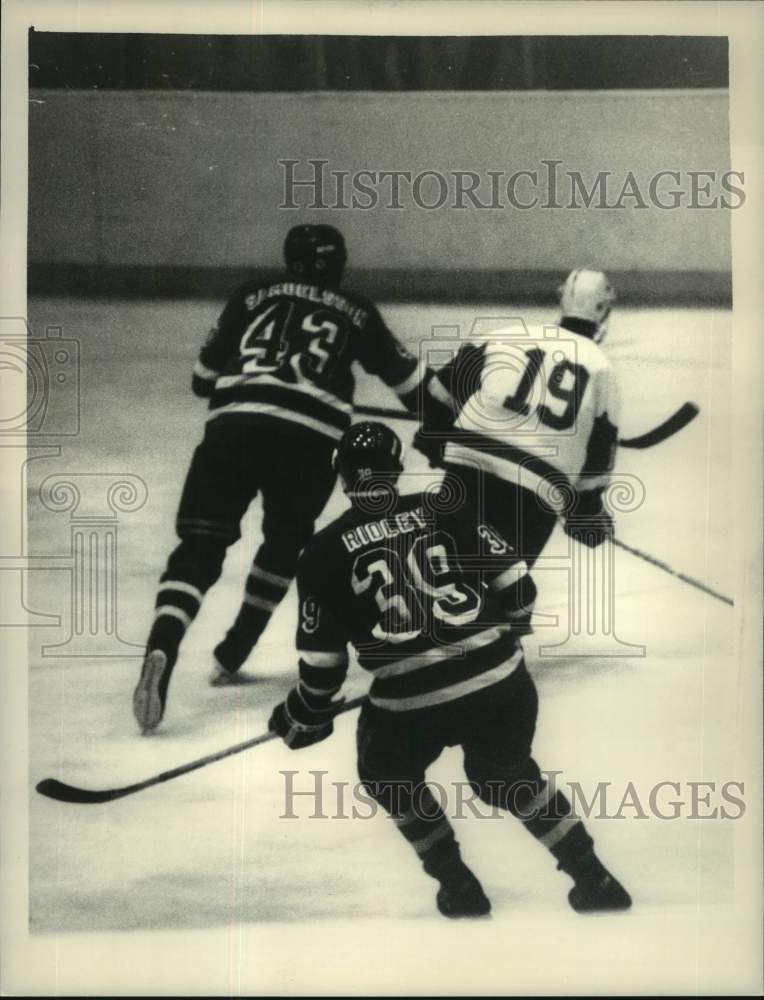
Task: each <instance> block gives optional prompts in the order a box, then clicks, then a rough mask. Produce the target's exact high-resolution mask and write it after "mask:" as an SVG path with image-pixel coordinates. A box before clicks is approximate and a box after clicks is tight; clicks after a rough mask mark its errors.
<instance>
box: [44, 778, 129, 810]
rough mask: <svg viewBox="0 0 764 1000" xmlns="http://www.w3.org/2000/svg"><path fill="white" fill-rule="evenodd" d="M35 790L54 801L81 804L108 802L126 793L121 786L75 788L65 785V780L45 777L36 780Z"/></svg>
mask: <svg viewBox="0 0 764 1000" xmlns="http://www.w3.org/2000/svg"><path fill="white" fill-rule="evenodd" d="M35 790H36V791H37V792H39V793H40V795H44V796H45V797H46V798H48V799H55V800H56V802H80V803H83V804H86V803H95V802H110V801H111V800H112V799H118V798H119V797H120V796H122V795H125V794H126V792H125V789H123V788H114V789H109V790H108V791H101V792H94V791H89V790H88V789H87V788H75V786H74V785H67V784H66V782H64V781H58V780H57V779H56V778H45V779H44V780H43V781H40V782H38V784H37V785H36V786H35Z"/></svg>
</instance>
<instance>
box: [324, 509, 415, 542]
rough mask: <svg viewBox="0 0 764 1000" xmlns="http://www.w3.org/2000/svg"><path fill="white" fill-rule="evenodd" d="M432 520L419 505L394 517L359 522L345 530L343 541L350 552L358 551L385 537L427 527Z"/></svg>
mask: <svg viewBox="0 0 764 1000" xmlns="http://www.w3.org/2000/svg"><path fill="white" fill-rule="evenodd" d="M430 520H431V519H428V516H427V514H426V513H425V511H424V508H423V507H417V508H416V509H415V510H408V511H403V512H402V513H400V514H396V515H395V517H393V518H383V519H382V520H380V521H369V522H368V523H367V524H359V525H358V527H356V528H351V529H350V530H349V531H345V532H343V534H342V541H343V544H344V545H345V548H346V549H347V550H348V552H356V551H357V550H358V549H362V548H363V547H364V546H365V545H373V544H375V543H377V542H381V541H383V540H384V539H385V538H395V536H396V535H405V534H408V533H409V532H411V531H416V530H417V529H418V528H426V527H427V525H428V524H429V523H430Z"/></svg>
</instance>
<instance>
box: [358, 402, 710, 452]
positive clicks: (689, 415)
mask: <svg viewBox="0 0 764 1000" xmlns="http://www.w3.org/2000/svg"><path fill="white" fill-rule="evenodd" d="M355 412H356V413H360V414H362V415H363V416H368V417H391V418H392V419H394V420H418V419H419V418H418V417H417V415H416V414H415V413H409V411H408V410H401V409H398V408H397V407H386V406H356V407H355ZM699 413H700V407H699V406H697V404H695V403H684V404H683V405H682V406H680V407H679V409H678V410H677V411H676V413H674V414H673V415H672V416H670V417H669V418H668V420H664V422H663V423H662V424H658V426H657V427H653V429H652V430H651V431H646V432H645V433H644V434H640V435H638V436H637V437H633V438H621V439H620V440H619V442H618V444H619V445H620V446H621V447H622V448H652V446H653V445H654V444H660V443H661V441H665V440H666V438H670V437H671V436H672V435H673V434H676V433H677V431H681V429H682V428H683V427H686V426H687V424H689V422H690V421H691V420H694V419H695V417H697V415H698V414H699Z"/></svg>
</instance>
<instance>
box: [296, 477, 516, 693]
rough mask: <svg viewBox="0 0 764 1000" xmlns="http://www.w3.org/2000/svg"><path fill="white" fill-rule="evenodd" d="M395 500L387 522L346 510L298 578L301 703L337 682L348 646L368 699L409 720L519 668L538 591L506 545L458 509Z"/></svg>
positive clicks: (432, 500) (429, 499) (433, 499)
mask: <svg viewBox="0 0 764 1000" xmlns="http://www.w3.org/2000/svg"><path fill="white" fill-rule="evenodd" d="M439 506H445V504H444V501H443V499H442V498H441V497H439V495H437V494H435V495H433V494H422V493H417V494H411V495H409V496H404V497H397V499H396V502H395V506H394V508H393V509H392V510H391V511H389V512H388V513H386V515H385V516H376V517H375V516H374V515H373V514H369V513H364V512H362V511H360V510H358V509H356V508H351V509H350V510H348V511H347V512H346V513H345V514H344V515H343V516H342V517H340V518H338V519H337V520H336V521H334V522H333V523H332V524H331V525H329V526H328V527H327V528H325V529H324V530H323V531H321V532H319V533H318V534H317V535H316V536H315V537H314V538H313V540H312V541H311V542H310V543H309V544H308V546H307V548H306V549H305V551H304V552H303V554H302V557H301V560H300V565H299V568H298V573H297V581H298V594H299V614H300V621H299V624H298V628H297V649H298V653H299V657H300V686H301V691H302V694H303V697H304V698H305V700H306V701H311V700H315V699H316V698H322V697H327V698H328V697H331V696H332V695H333V694H335V693H336V692H337V691H338V690H339V689H340V687H341V686H342V683H343V681H344V678H345V674H346V671H347V667H348V653H347V643H348V642H350V643H352V645H353V647H354V648H355V650H356V653H357V655H358V661H359V663H360V665H361V666H362V667H363V668H364V669H365V670H368V671H369V672H370V673H371V674H372V675H373V678H374V680H373V682H372V685H371V689H370V692H369V697H370V699H371V701H372V703H374V704H375V705H377V706H379V707H380V708H384V709H387V710H389V711H394V712H401V711H404V712H405V711H415V710H420V709H427V708H430V707H432V706H434V705H440V704H443V703H445V702H451V701H454V700H455V699H458V698H463V697H465V696H467V695H471V694H474V693H476V692H478V691H481V690H484V689H487V688H490V687H491V686H492V685H494V684H498V683H500V682H501V681H502V680H504V679H505V678H507V677H508V676H509V675H510V674H511V673H512V672H513V671H514V670H515V669H516V668H517V667H518V666H519V665H520V663H521V661H522V649H521V647H520V645H519V636H520V635H521V634H523V632H527V631H528V628H529V626H528V623H529V620H530V612H531V608H532V605H533V601H534V600H535V595H536V590H535V587H534V585H533V581H532V579H531V577H530V576H529V575H528V571H527V568H526V565H525V563H524V562H522V561H520V560H518V559H517V557H516V556H515V555H514V553H513V550H512V548H511V546H510V545H509V543H508V542H507V541H505V539H503V538H502V537H501V536H500V535H499V534H498V532H497V531H496V530H495V529H494V528H492V527H491V525H489V524H486V523H485V522H483V521H481V520H480V519H479V518H478V516H477V515H476V514H475V513H474V512H473V511H472V509H471V508H470V507H468V506H466V505H462V506H460V508H459V509H458V510H439V509H438V507H439Z"/></svg>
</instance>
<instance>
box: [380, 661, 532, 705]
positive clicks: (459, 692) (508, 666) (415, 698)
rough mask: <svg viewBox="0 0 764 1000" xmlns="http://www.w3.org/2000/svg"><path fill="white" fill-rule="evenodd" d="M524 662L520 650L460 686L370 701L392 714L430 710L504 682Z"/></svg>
mask: <svg viewBox="0 0 764 1000" xmlns="http://www.w3.org/2000/svg"><path fill="white" fill-rule="evenodd" d="M522 662H523V651H522V649H518V650H517V651H516V652H515V653H514V654H513V655H512V656H511V657H510V658H509V659H508V660H504V662H503V663H500V664H499V665H498V667H494V668H493V670H488V671H486V672H485V673H483V674H478V675H477V676H476V677H470V678H469V680H466V681H461V682H460V683H459V684H452V685H450V686H449V687H444V688H440V689H439V690H437V691H428V692H427V694H415V695H412V696H411V697H409V698H378V697H376V696H375V695H373V694H372V695H369V701H370V702H371V703H372V704H373V705H377V706H378V707H379V708H386V709H389V710H390V711H392V712H410V711H413V710H414V709H417V708H429V707H430V706H431V705H441V704H443V703H444V702H447V701H454V700H455V699H456V698H464V697H465V696H466V695H468V694H474V693H475V691H480V690H482V689H483V688H487V687H490V686H491V685H492V684H498V683H499V681H503V680H504V679H505V678H506V677H509V675H510V674H512V673H514V671H515V670H517V668H518V667H519V666H520V664H521V663H522Z"/></svg>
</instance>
